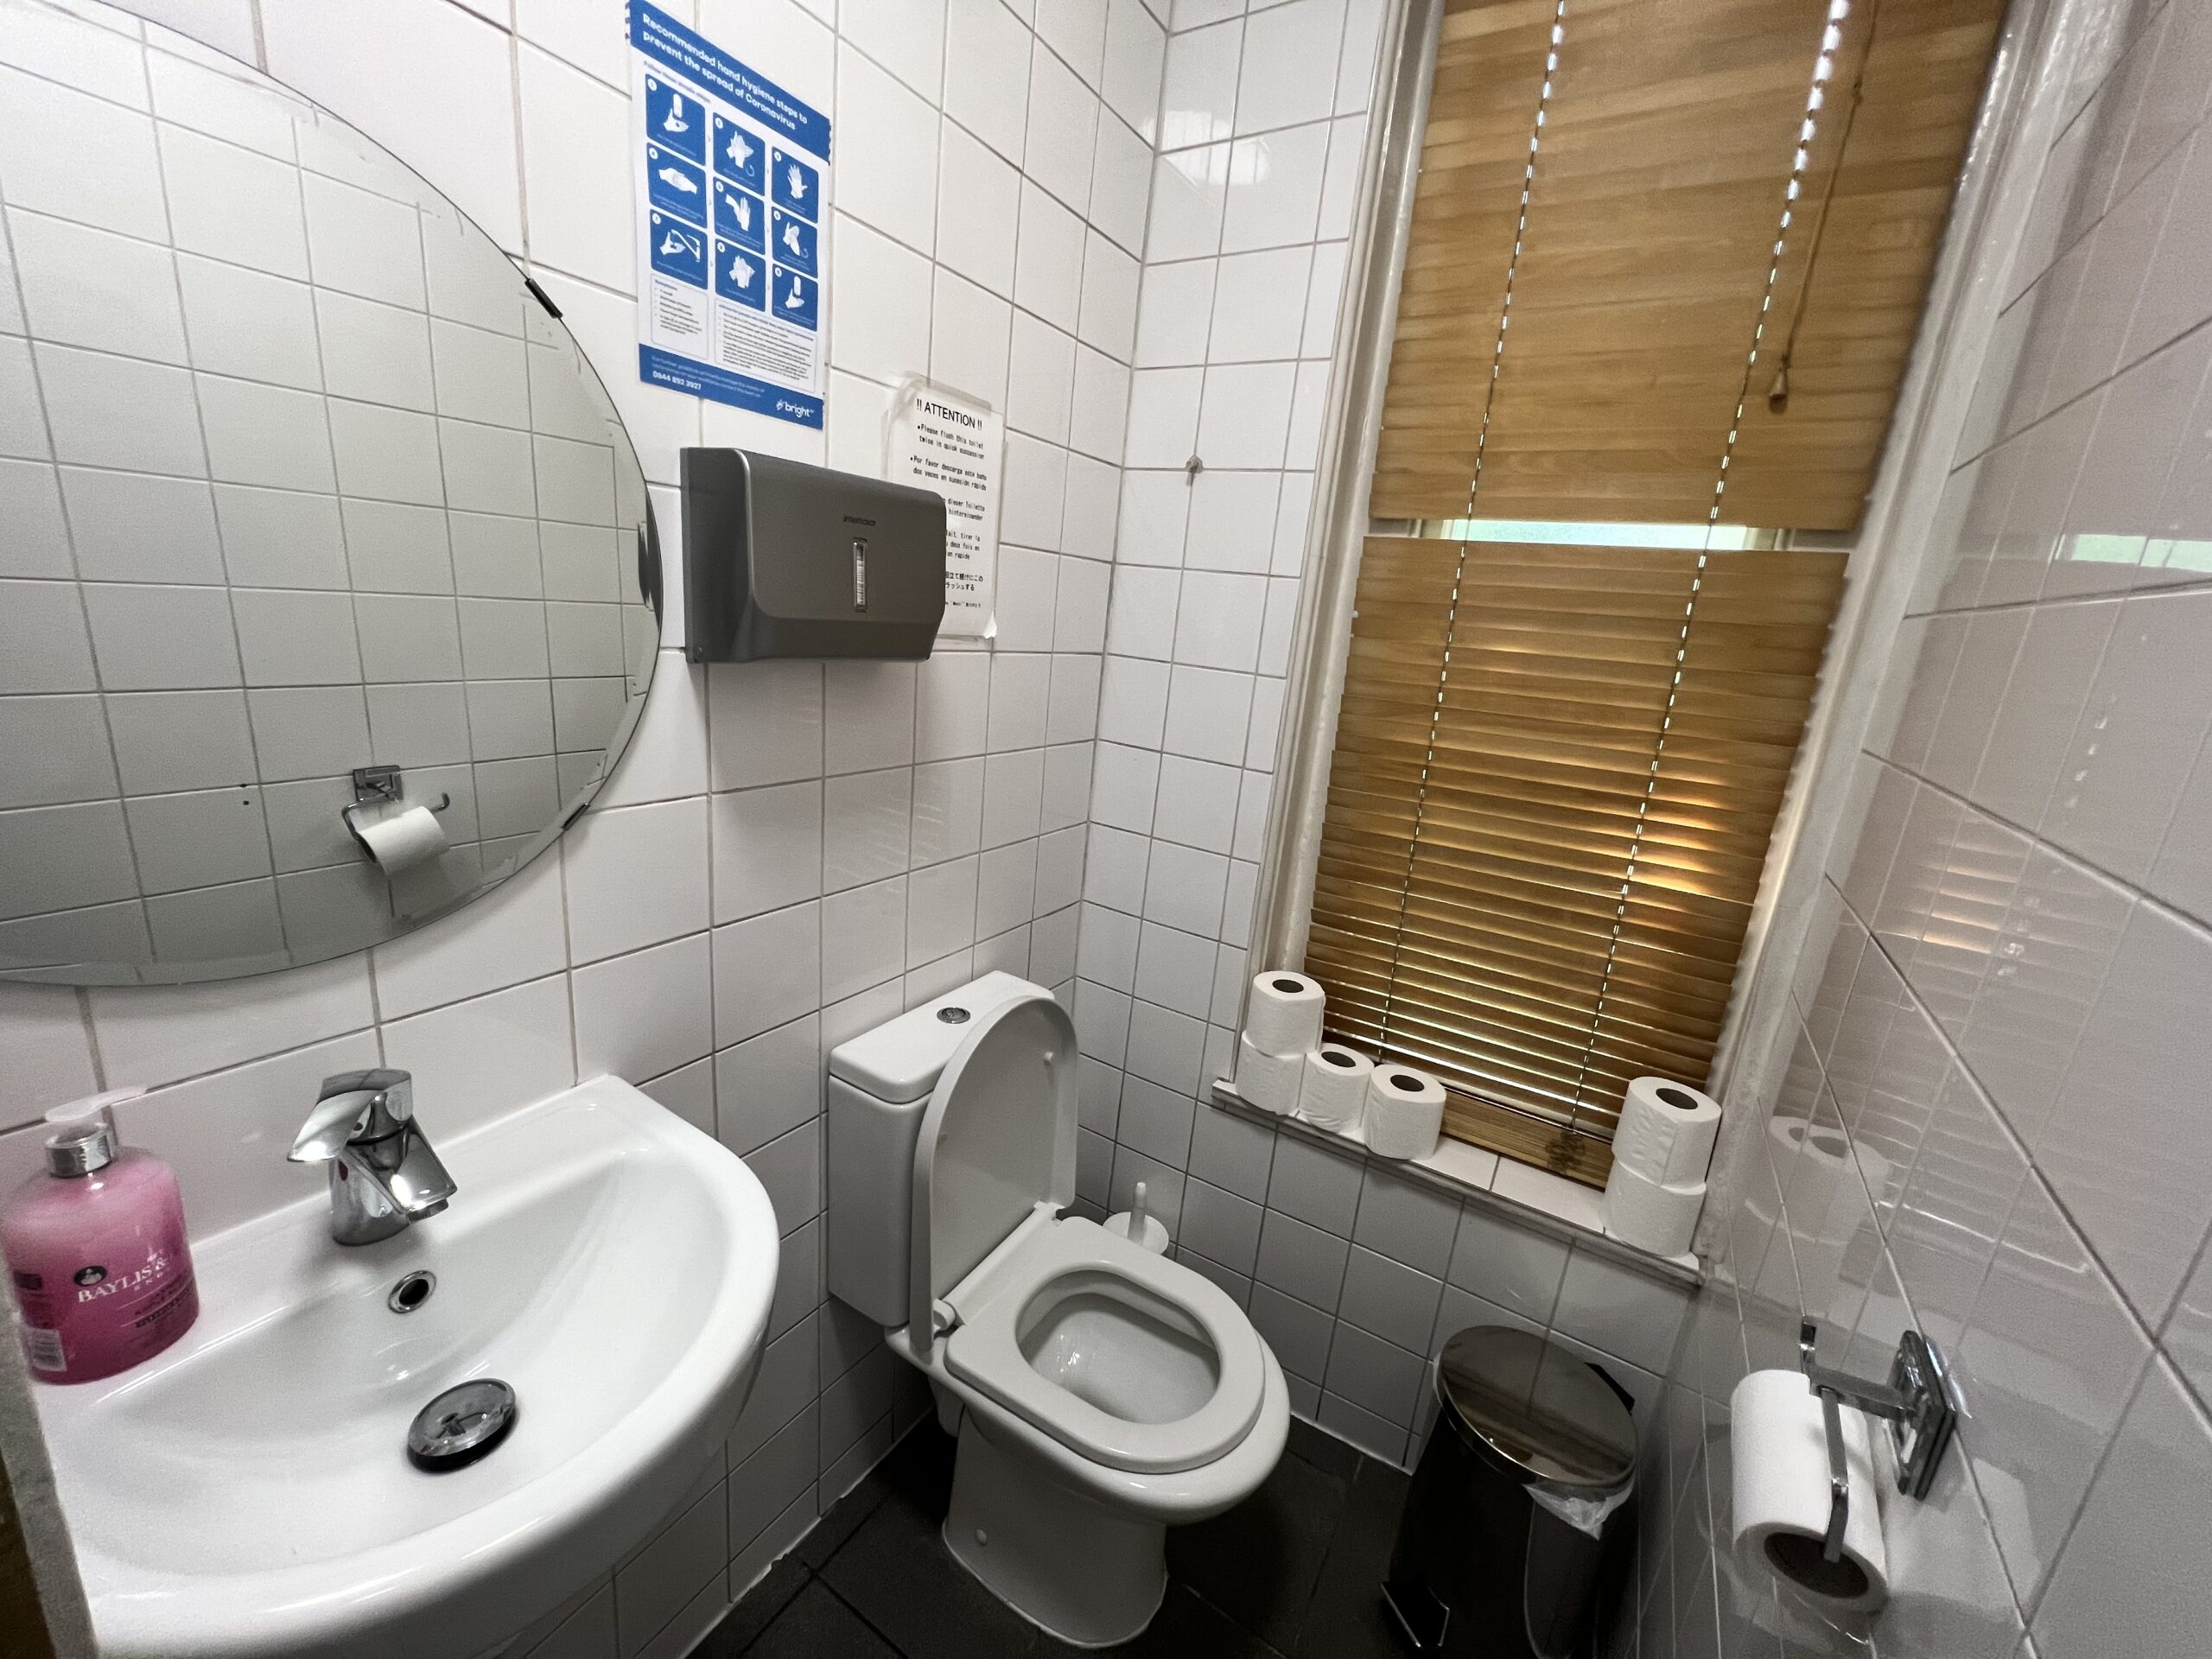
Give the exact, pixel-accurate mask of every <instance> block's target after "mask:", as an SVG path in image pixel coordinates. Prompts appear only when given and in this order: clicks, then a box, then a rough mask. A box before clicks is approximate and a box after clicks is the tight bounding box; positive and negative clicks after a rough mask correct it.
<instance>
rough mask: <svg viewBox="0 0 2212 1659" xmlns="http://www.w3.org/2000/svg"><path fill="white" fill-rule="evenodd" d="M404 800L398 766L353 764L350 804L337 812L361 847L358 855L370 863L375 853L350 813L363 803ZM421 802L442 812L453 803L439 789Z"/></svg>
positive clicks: (383, 804)
mask: <svg viewBox="0 0 2212 1659" xmlns="http://www.w3.org/2000/svg"><path fill="white" fill-rule="evenodd" d="M406 804H407V788H406V785H405V784H404V782H402V780H401V779H400V775H399V768H398V767H397V766H356V767H354V768H353V804H351V805H350V806H346V807H342V808H340V810H339V813H338V816H339V817H340V820H342V821H343V822H344V823H345V825H346V834H347V835H349V836H352V837H353V844H354V845H355V846H357V847H359V849H361V856H362V857H364V858H365V859H368V860H369V861H371V862H372V863H373V862H374V861H375V858H376V855H374V854H373V853H372V852H370V851H369V843H368V842H366V841H365V840H363V839H362V837H361V826H360V825H359V824H358V823H354V822H353V815H354V814H355V813H356V812H359V811H360V810H362V809H364V808H380V807H399V806H404V805H406ZM452 804H453V797H452V796H451V795H450V794H448V793H447V792H446V791H443V790H441V791H439V792H438V798H437V799H436V800H435V801H425V802H423V805H425V806H427V807H429V809H430V810H431V811H433V812H442V811H444V810H446V809H447V808H448V807H449V806H451V805H452ZM372 821H373V820H372Z"/></svg>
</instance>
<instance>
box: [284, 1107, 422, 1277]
mask: <svg viewBox="0 0 2212 1659" xmlns="http://www.w3.org/2000/svg"><path fill="white" fill-rule="evenodd" d="M287 1156H288V1157H289V1160H290V1161H291V1162H293V1163H296V1164H327V1165H328V1166H329V1169H330V1236H331V1237H332V1238H334V1239H335V1240H336V1241H337V1242H338V1243H340V1244H373V1243H376V1242H377V1241H378V1239H381V1238H390V1237H391V1236H392V1235H393V1234H394V1233H397V1232H400V1231H403V1230H405V1229H407V1228H409V1227H411V1226H413V1225H414V1224H415V1223H416V1222H418V1221H420V1220H422V1219H423V1217H425V1216H435V1215H436V1214H437V1213H438V1211H441V1210H442V1209H444V1208H445V1207H446V1203H447V1201H448V1199H450V1198H452V1197H453V1195H454V1179H453V1177H452V1176H450V1175H448V1173H446V1166H445V1165H444V1164H442V1162H440V1161H439V1159H438V1154H436V1153H435V1151H433V1150H432V1149H431V1147H430V1142H429V1137H428V1136H427V1135H424V1134H423V1131H422V1128H421V1127H420V1126H419V1125H417V1124H416V1122H415V1079H414V1078H413V1077H410V1075H409V1074H408V1073H406V1072H404V1071H382V1070H379V1071H341V1072H340V1073H338V1074H337V1075H336V1076H335V1077H325V1078H324V1079H323V1080H322V1090H321V1093H320V1094H318V1095H317V1096H315V1109H314V1110H313V1111H311V1112H309V1113H308V1119H307V1122H304V1123H302V1125H301V1126H300V1132H299V1134H298V1135H297V1136H296V1137H295V1139H294V1140H293V1141H292V1150H291V1151H290V1153H289V1154H287Z"/></svg>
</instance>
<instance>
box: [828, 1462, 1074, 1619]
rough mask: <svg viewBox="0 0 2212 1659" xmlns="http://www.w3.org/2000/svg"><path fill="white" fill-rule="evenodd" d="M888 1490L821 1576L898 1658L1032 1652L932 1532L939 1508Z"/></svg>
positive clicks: (1001, 1608) (1002, 1609)
mask: <svg viewBox="0 0 2212 1659" xmlns="http://www.w3.org/2000/svg"><path fill="white" fill-rule="evenodd" d="M926 1497H927V1495H926V1494H923V1493H916V1492H913V1491H899V1490H896V1489H895V1488H894V1489H893V1491H890V1492H889V1493H887V1495H886V1497H884V1500H883V1502H882V1503H879V1504H878V1505H876V1508H875V1512H874V1514H872V1515H870V1516H868V1519H867V1520H866V1521H864V1522H861V1526H860V1529H859V1530H857V1531H856V1532H855V1533H854V1534H853V1535H852V1537H851V1538H850V1539H849V1540H848V1541H846V1543H845V1544H844V1545H843V1547H842V1548H840V1549H839V1550H838V1551H837V1553H836V1554H835V1555H832V1556H831V1557H830V1558H829V1564H828V1565H827V1566H826V1567H823V1569H822V1577H823V1580H824V1581H825V1582H826V1583H828V1584H829V1586H830V1588H832V1589H833V1590H835V1591H836V1592H837V1593H838V1595H839V1596H841V1597H842V1598H843V1599H845V1600H846V1601H847V1602H848V1603H849V1604H850V1605H852V1606H853V1607H854V1608H855V1609H856V1610H857V1611H859V1612H860V1613H861V1615H862V1616H863V1617H864V1618H867V1620H868V1623H869V1624H873V1625H874V1627H875V1628H876V1629H877V1630H880V1631H882V1632H883V1634H884V1635H885V1636H887V1637H889V1638H890V1639H891V1641H892V1642H893V1643H894V1644H895V1645H896V1646H897V1648H898V1649H899V1652H900V1653H902V1654H904V1655H905V1656H906V1659H998V1656H1001V1655H1020V1654H1027V1653H1029V1652H1031V1651H1033V1648H1034V1639H1035V1637H1036V1634H1037V1633H1036V1629H1035V1627H1034V1626H1033V1625H1032V1624H1029V1623H1028V1622H1027V1620H1025V1619H1023V1618H1021V1616H1020V1614H1018V1613H1016V1612H1014V1610H1013V1609H1011V1608H1009V1607H1007V1605H1005V1604H1004V1603H1003V1602H1001V1601H1000V1600H999V1599H998V1598H997V1597H995V1596H994V1595H993V1594H992V1593H991V1592H989V1591H988V1590H986V1589H985V1588H983V1586H982V1585H981V1584H979V1583H978V1582H976V1580H975V1579H974V1578H973V1577H972V1576H970V1575H969V1572H968V1570H967V1569H966V1568H965V1567H962V1566H961V1565H960V1563H959V1562H957V1561H956V1560H953V1559H952V1554H951V1552H950V1551H949V1550H948V1549H946V1548H945V1547H944V1540H943V1539H942V1538H940V1537H939V1536H938V1528H939V1527H940V1526H941V1525H942V1524H943V1523H944V1503H943V1502H942V1501H941V1500H940V1501H938V1502H935V1503H928V1502H926V1501H925V1498H926Z"/></svg>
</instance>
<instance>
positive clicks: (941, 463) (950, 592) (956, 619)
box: [884, 378, 1006, 639]
mask: <svg viewBox="0 0 2212 1659" xmlns="http://www.w3.org/2000/svg"><path fill="white" fill-rule="evenodd" d="M1005 457H1006V417H1005V416H1002V415H1001V414H1000V413H999V412H998V411H997V410H995V409H993V408H992V407H991V406H990V405H989V404H986V403H982V402H979V401H978V400H976V398H973V397H963V395H962V394H961V393H959V392H957V391H950V390H949V389H948V388H946V387H944V386H940V385H933V384H932V383H931V382H930V381H927V380H924V379H920V378H909V379H908V380H907V382H906V385H904V386H902V387H900V388H899V397H898V400H897V402H895V403H894V404H893V405H892V410H891V432H890V444H889V454H888V455H887V458H886V459H887V462H888V465H887V466H886V467H885V469H884V473H885V476H886V477H887V478H889V479H890V480H891V481H892V482H893V483H894V484H911V485H913V486H915V487H916V488H918V489H924V490H935V491H936V492H937V493H938V494H939V495H941V496H943V497H944V622H943V623H942V624H941V625H940V626H938V638H939V639H989V638H991V636H992V635H993V634H995V632H998V621H997V608H998V585H999V493H1000V487H1001V481H1002V480H1003V477H1004V474H1005Z"/></svg>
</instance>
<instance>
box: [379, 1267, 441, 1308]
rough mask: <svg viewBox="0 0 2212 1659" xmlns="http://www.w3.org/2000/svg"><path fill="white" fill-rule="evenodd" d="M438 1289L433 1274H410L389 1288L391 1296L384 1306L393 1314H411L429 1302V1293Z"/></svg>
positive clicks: (386, 1299)
mask: <svg viewBox="0 0 2212 1659" xmlns="http://www.w3.org/2000/svg"><path fill="white" fill-rule="evenodd" d="M437 1287H438V1275H437V1274H435V1273H429V1272H427V1271H426V1272H422V1273H410V1274H408V1275H407V1276H406V1277H405V1278H404V1279H402V1280H401V1281H399V1282H398V1283H397V1284H396V1285H394V1286H393V1287H391V1295H389V1296H387V1297H385V1299H384V1305H385V1306H386V1307H388V1308H390V1309H391V1311H392V1312H393V1313H413V1312H414V1311H415V1310H416V1308H418V1307H420V1306H423V1303H425V1302H427V1301H429V1300H430V1293H431V1292H432V1291H434V1290H435V1289H436V1288H437Z"/></svg>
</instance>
